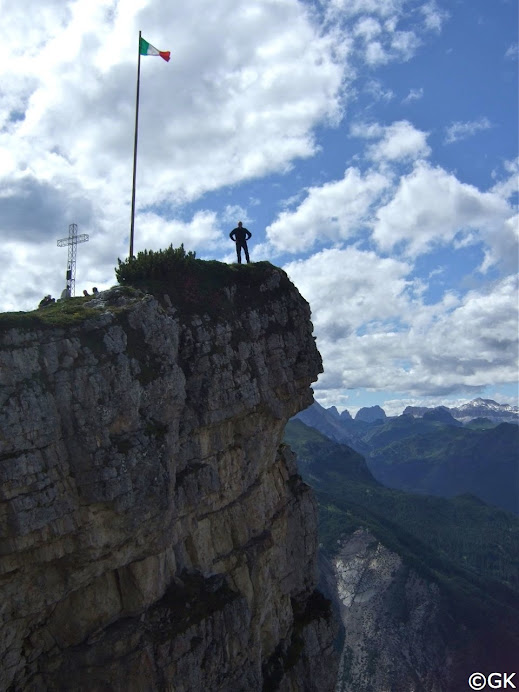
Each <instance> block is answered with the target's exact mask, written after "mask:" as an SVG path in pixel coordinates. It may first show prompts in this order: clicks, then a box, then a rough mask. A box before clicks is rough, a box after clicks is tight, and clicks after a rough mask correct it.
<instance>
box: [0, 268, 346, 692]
mask: <svg viewBox="0 0 519 692" xmlns="http://www.w3.org/2000/svg"><path fill="white" fill-rule="evenodd" d="M197 262H198V260H197ZM216 264H217V263H207V265H208V266H207V267H206V266H205V264H204V263H202V264H200V265H197V271H198V275H199V276H202V275H203V276H205V277H206V278H207V279H208V281H209V283H210V284H211V285H210V289H211V290H210V293H209V292H208V294H207V295H210V296H211V298H212V303H211V304H208V303H206V302H205V301H204V302H201V301H200V300H199V299H198V296H199V287H198V286H197V285H196V284H195V283H193V281H192V280H191V281H188V279H189V277H185V281H184V280H182V281H181V283H182V286H183V287H184V288H183V290H184V291H185V292H184V294H183V300H177V298H178V296H176V297H175V298H173V299H171V298H170V296H169V295H167V294H166V295H164V294H160V295H159V294H156V296H155V297H154V296H152V295H146V294H143V293H140V292H138V291H134V290H132V289H114V290H112V291H109V292H106V293H104V294H100V296H99V298H96V299H95V300H90V301H88V300H85V299H73V300H71V301H68V302H67V303H66V304H65V305H61V306H59V305H56V306H53V307H51V308H46V309H45V310H43V311H37V312H36V313H31V314H6V315H2V316H0V378H1V380H0V383H1V389H0V398H1V400H0V404H1V406H0V479H1V484H2V485H1V496H0V524H1V527H0V528H1V530H0V535H1V539H0V609H1V628H0V650H1V652H2V665H1V666H0V689H1V690H9V691H10V692H17V691H22V690H23V691H25V690H33V691H39V690H42V691H43V690H65V689H66V690H75V691H76V692H77V691H80V690H85V691H86V690H88V691H89V692H93V691H96V690H103V691H104V690H120V691H121V692H123V691H124V692H128V691H131V690H135V691H137V690H138V691H139V692H143V691H147V690H150V691H151V690H166V689H167V690H170V691H175V692H199V691H200V690H207V691H208V692H213V691H214V692H216V691H228V692H231V691H232V692H239V691H242V692H252V691H254V690H278V689H279V690H283V691H287V692H288V691H294V692H295V691H296V690H298V691H299V690H308V692H310V691H312V690H315V691H316V692H317V691H319V692H324V691H326V690H332V689H333V688H334V684H335V677H336V676H335V673H336V668H337V657H336V654H335V650H334V648H333V639H334V636H335V634H336V626H335V624H334V621H333V619H332V618H331V615H330V610H329V607H328V604H327V602H326V601H325V600H324V599H323V598H322V596H321V595H320V594H319V593H318V592H317V591H316V579H317V575H316V555H317V523H316V522H317V517H316V504H315V501H314V499H313V496H312V492H311V491H310V489H309V487H308V486H307V485H305V484H304V483H303V482H302V480H301V478H300V476H299V475H298V473H297V470H296V465H295V460H294V455H293V454H292V453H291V452H290V450H289V449H288V448H286V446H283V445H282V446H280V443H281V440H282V435H283V430H284V427H285V424H286V422H287V420H288V419H289V418H290V417H291V416H293V415H294V414H295V413H297V411H299V410H301V409H302V408H304V407H306V406H308V405H309V404H310V403H311V402H312V392H311V389H310V383H311V382H312V381H314V380H315V379H316V377H317V374H318V373H319V372H320V370H321V360H320V356H319V353H318V351H317V349H316V347H315V342H314V338H313V337H312V325H311V322H310V311H309V307H308V305H307V303H306V302H305V301H304V300H303V299H302V298H301V296H300V295H299V294H298V292H297V290H296V289H295V288H294V286H293V285H292V284H291V283H290V282H289V281H288V279H287V277H286V275H285V274H284V273H283V272H282V271H280V270H278V269H276V268H274V267H272V266H271V265H269V264H268V263H258V264H256V265H250V266H243V267H241V268H236V267H234V268H228V267H226V266H225V265H220V266H218V267H216V266H215V265H216ZM211 272H212V273H211ZM191 278H192V277H191ZM208 285H209V284H208ZM200 290H201V289H200ZM181 297H182V296H181Z"/></svg>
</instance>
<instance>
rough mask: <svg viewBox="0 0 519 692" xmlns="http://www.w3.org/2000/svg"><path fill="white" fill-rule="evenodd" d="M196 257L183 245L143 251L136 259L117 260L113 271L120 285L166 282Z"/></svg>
mask: <svg viewBox="0 0 519 692" xmlns="http://www.w3.org/2000/svg"><path fill="white" fill-rule="evenodd" d="M195 257H196V254H195V253H194V252H186V251H185V250H184V244H182V245H181V246H180V247H177V248H174V247H173V245H170V246H169V247H168V248H167V249H166V250H157V251H154V250H143V251H142V252H139V253H138V254H137V257H128V258H127V259H126V260H125V261H124V262H122V261H121V260H120V259H118V260H117V262H118V264H119V266H118V267H117V268H116V270H115V275H116V277H117V281H118V282H119V283H120V284H132V285H135V284H139V283H142V282H146V281H149V280H150V279H151V280H159V281H160V280H167V279H168V278H169V277H170V276H171V275H172V273H173V272H178V271H179V270H181V269H182V268H186V267H187V266H188V265H191V264H192V263H193V261H194V259H195Z"/></svg>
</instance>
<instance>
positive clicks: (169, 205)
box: [0, 0, 519, 415]
mask: <svg viewBox="0 0 519 692" xmlns="http://www.w3.org/2000/svg"><path fill="white" fill-rule="evenodd" d="M0 14H1V16H2V24H3V39H2V42H1V43H0V58H1V59H0V238H1V241H2V242H1V245H0V262H1V266H2V272H1V273H0V310H1V311H11V310H16V311H18V310H32V309H35V308H36V307H37V305H38V303H39V301H40V300H41V298H42V297H43V296H44V295H46V294H48V293H51V294H52V295H53V296H55V297H59V295H60V294H61V291H62V290H63V288H64V287H65V273H66V263H67V249H66V248H63V247H58V246H57V240H58V239H60V238H64V237H67V236H68V228H69V224H71V223H76V224H78V233H80V234H82V233H86V234H88V236H89V240H88V242H85V243H83V244H80V245H78V252H77V273H76V295H81V294H82V290H83V289H84V288H86V289H88V290H90V289H91V287H92V286H94V285H95V286H97V287H98V288H99V290H102V289H105V288H109V287H110V286H112V285H114V284H115V283H116V279H115V273H114V268H115V266H117V260H118V258H120V259H125V258H126V257H127V255H128V251H129V230H130V208H131V190H132V161H133V143H134V122H135V95H136V77H137V54H138V32H139V30H141V31H142V35H143V37H144V38H145V39H146V40H147V41H148V42H149V43H151V44H152V45H153V46H155V47H156V48H158V49H159V50H169V51H171V60H170V62H169V63H167V62H165V61H164V60H162V59H161V58H160V57H152V56H145V57H143V58H142V59H141V79H140V109H139V145H138V167H137V187H136V216H135V241H134V243H135V244H134V252H135V253H137V252H138V251H140V250H144V249H159V248H165V247H168V246H169V245H170V244H173V246H174V247H177V246H179V245H180V244H181V243H183V244H184V247H185V248H186V250H192V251H195V252H196V255H197V257H199V258H201V259H217V260H221V261H224V262H233V261H235V251H234V244H233V243H232V241H231V240H230V239H229V232H230V231H231V230H232V229H233V228H234V227H235V226H236V224H237V222H238V220H241V221H242V222H243V224H244V225H245V226H246V227H247V228H248V229H249V230H250V231H251V232H252V234H253V235H252V238H251V240H250V241H249V249H250V253H251V259H252V261H261V260H268V261H270V262H272V263H273V264H275V265H277V266H280V267H282V268H283V269H284V270H285V271H286V272H287V273H288V275H289V276H290V278H291V279H292V281H293V282H294V283H295V284H296V286H297V287H298V289H299V290H300V292H301V294H302V295H303V296H304V297H305V298H306V299H307V300H308V302H309V303H310V306H311V309H312V321H313V325H314V333H315V335H316V337H317V345H318V348H319V350H320V352H321V355H322V357H323V363H324V373H323V374H322V375H321V376H320V377H319V380H318V382H317V383H316V384H315V386H314V391H315V398H316V399H317V401H318V402H319V403H320V404H322V405H323V406H326V407H328V406H332V405H334V406H337V408H338V409H339V410H343V409H345V408H346V409H348V410H349V411H350V413H352V414H354V413H355V412H356V411H357V410H358V409H359V408H360V407H362V406H372V405H375V404H377V405H380V406H382V407H383V408H384V409H385V411H386V413H387V414H388V415H397V414H399V413H401V411H402V410H403V409H404V408H405V406H406V405H426V406H436V405H440V404H445V405H450V406H453V405H456V404H459V403H461V402H464V401H468V400H470V399H473V398H476V397H479V396H482V397H485V398H492V399H495V400H496V401H498V402H500V403H510V404H515V405H516V404H517V403H518V384H517V383H518V331H519V329H518V327H519V318H518V307H519V306H518V302H519V299H518V297H519V291H518V278H517V276H518V264H519V252H518V236H519V220H518V219H519V217H518V211H517V207H518V201H519V200H518V179H519V176H518V173H519V157H518V154H519V149H518V115H519V114H518V16H517V15H518V5H517V2H516V0H492V2H489V0H308V1H304V2H303V1H301V0H248V1H247V2H246V3H244V2H242V1H241V0H219V1H218V2H217V3H215V2H214V0H191V1H190V2H189V3H165V2H163V1H162V0H71V1H69V2H66V1H65V0H24V2H23V3H20V2H19V0H0Z"/></svg>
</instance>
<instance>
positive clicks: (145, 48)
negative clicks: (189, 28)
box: [139, 36, 170, 62]
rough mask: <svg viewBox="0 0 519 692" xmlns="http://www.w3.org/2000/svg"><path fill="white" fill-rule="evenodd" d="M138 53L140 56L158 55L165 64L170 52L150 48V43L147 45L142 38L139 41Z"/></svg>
mask: <svg viewBox="0 0 519 692" xmlns="http://www.w3.org/2000/svg"><path fill="white" fill-rule="evenodd" d="M139 53H140V54H141V55H160V57H161V58H162V59H163V60H165V61H166V62H169V56H170V51H169V50H167V51H166V50H157V49H156V48H155V46H152V45H151V43H148V41H145V40H144V39H143V38H142V36H141V38H140V41H139Z"/></svg>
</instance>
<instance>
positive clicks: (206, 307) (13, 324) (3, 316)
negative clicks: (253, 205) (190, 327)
mask: <svg viewBox="0 0 519 692" xmlns="http://www.w3.org/2000/svg"><path fill="white" fill-rule="evenodd" d="M115 274H116V277H117V281H118V282H119V284H120V285H119V286H118V287H115V288H114V289H111V291H112V292H113V293H115V294H116V295H113V296H111V299H110V300H108V305H106V302H105V301H103V297H104V296H106V293H107V292H105V291H103V292H102V293H101V294H100V299H96V298H95V297H94V296H81V297H78V298H69V299H68V300H60V301H58V302H56V303H53V304H52V305H49V306H48V307H45V308H42V309H36V310H32V311H29V312H5V313H0V332H2V331H6V330H7V329H11V328H17V329H41V328H45V327H68V326H72V325H74V324H79V323H81V322H83V321H84V320H86V319H88V318H91V317H96V316H98V315H99V310H100V309H102V308H103V307H105V306H106V308H107V309H109V310H110V311H111V312H114V311H115V312H117V311H118V310H120V309H124V307H118V304H122V303H124V301H119V300H117V299H116V298H119V297H123V296H124V297H126V298H130V299H131V298H138V297H139V296H140V295H142V293H141V291H142V292H144V293H151V294H152V295H154V296H155V297H156V298H157V299H158V300H159V301H160V302H161V303H163V302H164V296H169V299H170V301H171V304H172V305H173V306H174V307H175V308H177V309H178V310H179V311H180V312H182V313H187V314H199V315H203V314H209V315H214V316H217V315H224V316H229V315H230V314H231V313H232V312H234V311H236V310H238V311H242V310H244V309H246V308H247V307H249V306H251V305H257V304H258V301H260V300H261V296H262V294H263V293H264V292H265V288H266V287H268V286H269V285H273V286H275V285H277V287H278V288H279V289H281V290H282V289H287V288H289V287H291V286H292V284H291V282H290V280H289V279H288V277H287V275H286V274H285V272H284V271H283V270H282V269H279V268H278V267H275V266H274V265H273V264H270V262H254V263H251V264H225V263H224V262H217V261H215V260H200V259H196V256H195V253H194V252H186V251H185V250H184V246H183V245H181V246H180V247H179V248H173V246H172V245H170V247H169V248H167V249H166V250H158V251H153V250H144V251H143V252H139V253H138V255H137V257H134V258H132V259H131V260H130V259H126V260H124V261H121V260H118V267H116V269H115ZM126 302H127V301H126Z"/></svg>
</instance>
